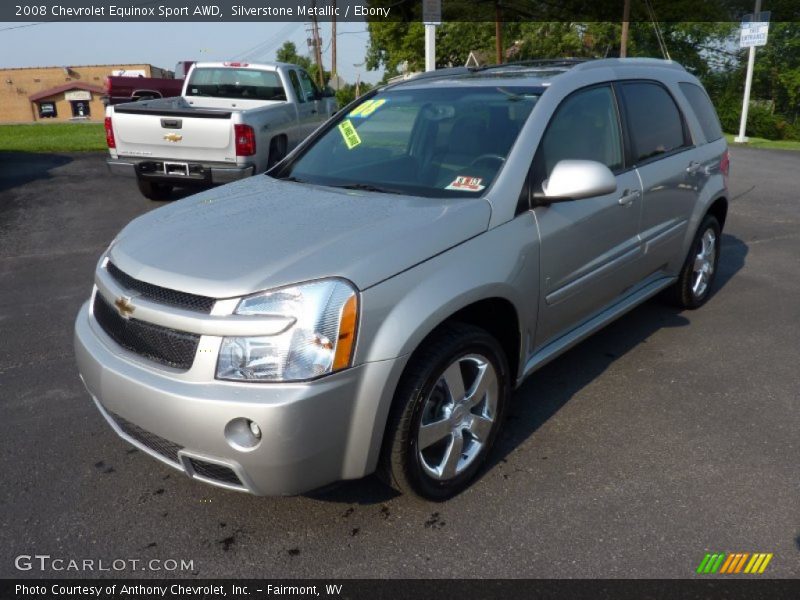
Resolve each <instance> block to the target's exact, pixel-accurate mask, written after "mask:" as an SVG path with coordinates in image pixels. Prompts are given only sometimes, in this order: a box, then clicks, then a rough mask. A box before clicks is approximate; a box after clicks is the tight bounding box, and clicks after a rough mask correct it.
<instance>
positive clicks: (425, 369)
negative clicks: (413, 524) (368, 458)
mask: <svg viewBox="0 0 800 600" xmlns="http://www.w3.org/2000/svg"><path fill="white" fill-rule="evenodd" d="M509 390H510V379H509V374H508V362H507V360H506V357H505V354H504V352H503V350H502V348H501V347H500V345H499V344H498V342H497V341H496V340H495V339H494V338H493V337H492V336H490V335H489V334H488V333H487V332H485V331H484V330H482V329H479V328H477V327H473V326H471V325H465V324H453V325H446V326H445V327H443V328H442V329H440V330H439V332H437V333H436V334H434V336H433V337H431V339H430V340H429V341H428V342H426V344H425V346H424V347H422V348H420V350H419V351H418V352H416V353H415V354H414V356H413V357H412V359H411V361H410V362H409V365H408V367H407V368H406V371H405V373H404V374H403V377H402V379H401V381H400V384H399V385H398V388H397V392H396V394H395V399H394V404H393V406H392V412H391V414H390V417H389V422H388V424H387V429H386V438H385V441H384V448H383V454H382V457H381V466H380V469H379V475H380V476H381V477H382V479H384V481H386V482H387V483H389V484H390V485H391V486H392V487H394V488H396V489H397V490H399V491H401V492H404V493H412V494H416V495H417V496H421V497H423V498H427V499H430V500H444V499H446V498H449V497H451V496H453V495H455V494H457V493H459V492H461V491H462V490H464V489H465V488H466V487H467V486H468V485H469V484H470V482H471V481H472V479H473V478H474V477H475V475H476V474H477V473H478V471H479V469H480V467H481V465H482V464H483V462H484V461H485V459H486V456H487V455H488V453H489V451H490V449H491V447H492V444H493V443H494V440H495V438H496V437H497V432H498V431H499V429H500V424H501V422H502V418H503V413H504V409H505V405H506V398H507V396H508V394H509Z"/></svg>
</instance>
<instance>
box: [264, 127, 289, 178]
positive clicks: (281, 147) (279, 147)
mask: <svg viewBox="0 0 800 600" xmlns="http://www.w3.org/2000/svg"><path fill="white" fill-rule="evenodd" d="M285 156H286V138H285V137H283V136H282V135H281V136H278V137H274V138H272V139H271V140H270V142H269V158H267V170H269V169H271V168H272V167H274V166H275V165H277V164H278V163H279V162H281V161H282V160H283V159H284V157H285Z"/></svg>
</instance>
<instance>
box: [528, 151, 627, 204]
mask: <svg viewBox="0 0 800 600" xmlns="http://www.w3.org/2000/svg"><path fill="white" fill-rule="evenodd" d="M542 191H543V192H544V196H543V197H541V196H540V197H539V198H538V202H537V204H551V203H553V202H565V201H569V200H580V199H582V198H591V197H593V196H603V195H605V194H611V193H613V192H615V191H617V180H616V178H615V177H614V174H613V173H612V172H611V170H610V169H609V168H608V167H607V166H605V165H604V164H603V163H600V162H597V161H594V160H560V161H558V162H557V163H556V166H555V167H553V172H552V173H550V178H549V179H547V180H545V181H544V182H543V183H542Z"/></svg>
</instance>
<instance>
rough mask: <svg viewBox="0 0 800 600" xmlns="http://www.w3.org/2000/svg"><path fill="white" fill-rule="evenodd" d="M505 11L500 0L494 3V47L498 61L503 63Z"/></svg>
mask: <svg viewBox="0 0 800 600" xmlns="http://www.w3.org/2000/svg"><path fill="white" fill-rule="evenodd" d="M502 19H503V12H502V10H501V9H500V0H496V1H495V3H494V49H495V54H496V57H495V59H496V62H497V64H498V65H500V64H503V23H502Z"/></svg>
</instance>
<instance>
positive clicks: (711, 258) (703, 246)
mask: <svg viewBox="0 0 800 600" xmlns="http://www.w3.org/2000/svg"><path fill="white" fill-rule="evenodd" d="M716 255H717V236H716V234H715V233H714V230H713V229H711V228H709V229H706V230H705V232H704V233H703V237H702V238H700V249H699V251H698V253H697V256H695V258H694V268H693V269H692V293H693V294H694V296H695V298H702V296H703V295H704V294H705V293H706V290H707V289H708V284H709V282H710V281H711V276H712V275H713V274H714V263H715V259H716Z"/></svg>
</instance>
